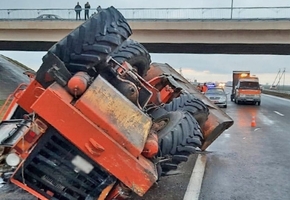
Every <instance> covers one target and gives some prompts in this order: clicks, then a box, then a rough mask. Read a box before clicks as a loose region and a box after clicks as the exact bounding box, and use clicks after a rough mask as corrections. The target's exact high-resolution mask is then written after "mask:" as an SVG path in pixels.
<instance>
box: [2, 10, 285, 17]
mask: <svg viewBox="0 0 290 200" xmlns="http://www.w3.org/2000/svg"><path fill="white" fill-rule="evenodd" d="M118 10H119V11H120V12H121V13H122V14H123V15H124V17H125V18H126V19H129V20H169V19H170V20H194V19H196V20H206V19H211V20H215V19H216V20H265V19H267V20H269V19H272V20H277V19H280V20H281V19H290V7H233V8H232V7H219V8H216V7H215V8H120V9H118ZM89 13H90V15H92V14H93V13H97V8H92V9H90V11H89ZM41 15H53V17H58V18H53V19H40V18H38V17H39V16H41ZM75 18H76V14H75V11H74V9H0V20H37V19H39V20H75ZM81 18H82V19H84V10H82V12H81Z"/></svg>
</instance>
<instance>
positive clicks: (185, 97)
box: [163, 94, 209, 127]
mask: <svg viewBox="0 0 290 200" xmlns="http://www.w3.org/2000/svg"><path fill="white" fill-rule="evenodd" d="M163 108H164V109H165V110H167V111H176V110H183V111H188V112H189V113H190V114H192V116H193V117H194V118H195V119H196V121H197V122H198V123H199V125H200V126H201V127H202V126H203V125H204V123H205V122H206V120H207V119H208V115H209V109H208V108H207V106H206V105H205V104H204V103H203V102H202V101H201V100H200V99H197V98H195V97H194V96H193V95H192V94H181V95H180V96H179V97H178V98H175V99H173V100H172V101H171V102H170V103H168V104H165V105H164V106H163Z"/></svg>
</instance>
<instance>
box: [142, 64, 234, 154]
mask: <svg viewBox="0 0 290 200" xmlns="http://www.w3.org/2000/svg"><path fill="white" fill-rule="evenodd" d="M162 75H164V76H172V77H173V78H174V80H175V82H176V84H177V85H176V87H181V88H182V89H183V91H182V92H183V93H191V94H193V95H194V96H195V97H196V98H198V99H200V100H202V102H203V103H204V104H205V105H207V107H208V108H209V113H210V114H209V116H208V120H207V121H206V122H205V124H204V125H203V126H202V127H201V129H202V132H203V136H204V141H203V145H202V147H201V150H205V149H206V148H207V147H208V146H209V145H210V144H211V143H212V142H213V141H214V140H215V139H216V138H217V137H218V136H219V135H220V134H221V133H223V132H224V130H226V129H228V128H229V127H231V126H232V125H233V123H234V121H233V120H232V118H231V117H230V116H228V115H227V114H226V113H225V112H223V111H222V110H221V109H220V108H219V107H217V106H216V105H215V104H213V103H212V102H211V101H210V100H209V99H208V98H206V97H205V96H204V95H203V94H201V93H200V91H198V90H197V89H196V88H195V87H194V86H193V85H192V84H191V83H190V82H189V81H187V80H186V79H185V78H184V77H183V76H181V75H180V74H179V73H178V72H177V71H176V70H174V69H173V68H172V67H171V66H170V65H168V64H163V63H152V64H151V66H150V69H149V71H148V72H147V76H146V77H144V79H145V80H147V81H150V80H152V79H154V78H155V77H158V76H162Z"/></svg>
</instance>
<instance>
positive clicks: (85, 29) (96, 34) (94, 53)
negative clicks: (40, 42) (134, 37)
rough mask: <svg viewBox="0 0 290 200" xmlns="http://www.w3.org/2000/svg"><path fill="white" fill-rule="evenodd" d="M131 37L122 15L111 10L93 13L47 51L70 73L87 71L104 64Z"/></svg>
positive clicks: (113, 9) (111, 8) (129, 29)
mask: <svg viewBox="0 0 290 200" xmlns="http://www.w3.org/2000/svg"><path fill="white" fill-rule="evenodd" d="M131 34H132V31H131V28H130V26H129V24H128V23H127V21H126V19H125V18H124V17H123V15H122V14H121V13H120V12H119V11H118V10H116V9H115V8H114V7H109V8H107V9H103V10H102V11H100V12H99V13H98V14H94V15H93V16H92V17H91V18H90V19H89V20H87V21H86V22H84V23H83V24H82V25H80V26H79V27H78V28H76V29H75V30H73V31H72V32H71V33H70V34H69V35H67V36H66V37H65V38H63V39H62V40H61V41H59V42H58V43H56V44H55V45H54V46H52V47H51V48H50V49H49V50H48V51H49V52H51V53H53V54H55V55H56V56H57V57H59V58H60V60H61V61H62V62H64V64H65V65H66V67H67V69H68V70H69V71H70V72H71V73H72V74H74V73H76V72H78V71H86V70H87V67H88V66H95V65H97V64H98V63H100V62H101V61H103V60H104V59H105V58H106V57H107V56H108V54H110V53H111V52H112V51H113V50H114V49H115V48H116V47H117V46H119V45H121V44H122V43H123V41H125V40H126V39H127V38H128V37H129V36H130V35H131Z"/></svg>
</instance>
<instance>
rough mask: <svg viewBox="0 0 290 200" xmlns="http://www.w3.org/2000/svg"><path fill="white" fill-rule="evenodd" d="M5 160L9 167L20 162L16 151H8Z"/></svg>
mask: <svg viewBox="0 0 290 200" xmlns="http://www.w3.org/2000/svg"><path fill="white" fill-rule="evenodd" d="M5 161H6V163H7V165H9V166H11V167H16V166H17V165H19V163H20V158H19V156H18V155H17V154H16V153H10V154H8V156H7V157H6V160H5Z"/></svg>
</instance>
